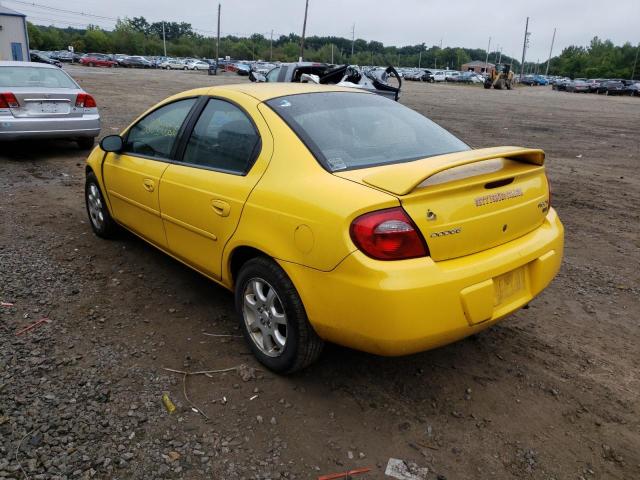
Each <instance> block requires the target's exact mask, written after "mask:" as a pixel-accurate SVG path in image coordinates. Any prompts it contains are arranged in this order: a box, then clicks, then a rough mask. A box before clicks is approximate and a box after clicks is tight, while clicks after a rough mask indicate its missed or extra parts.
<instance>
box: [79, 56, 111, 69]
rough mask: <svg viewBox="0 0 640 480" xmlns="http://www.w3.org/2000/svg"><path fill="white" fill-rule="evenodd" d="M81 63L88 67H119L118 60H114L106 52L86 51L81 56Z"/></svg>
mask: <svg viewBox="0 0 640 480" xmlns="http://www.w3.org/2000/svg"><path fill="white" fill-rule="evenodd" d="M80 64H82V65H86V66H87V67H117V66H118V62H116V61H115V60H112V59H111V57H110V56H109V55H107V54H104V53H85V54H84V55H83V56H82V58H80Z"/></svg>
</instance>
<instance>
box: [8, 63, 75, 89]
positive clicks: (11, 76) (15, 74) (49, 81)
mask: <svg viewBox="0 0 640 480" xmlns="http://www.w3.org/2000/svg"><path fill="white" fill-rule="evenodd" d="M0 87H42V88H79V87H78V85H76V83H75V82H74V81H73V80H71V77H69V75H67V74H66V73H64V72H62V71H60V70H59V69H57V68H43V67H0Z"/></svg>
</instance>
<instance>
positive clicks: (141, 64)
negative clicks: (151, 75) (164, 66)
mask: <svg viewBox="0 0 640 480" xmlns="http://www.w3.org/2000/svg"><path fill="white" fill-rule="evenodd" d="M120 66H122V67H124V68H153V64H152V63H151V62H150V61H149V60H147V59H146V58H144V57H141V56H139V55H132V56H130V57H125V58H123V59H122V60H120Z"/></svg>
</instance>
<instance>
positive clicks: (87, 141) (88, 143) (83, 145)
mask: <svg viewBox="0 0 640 480" xmlns="http://www.w3.org/2000/svg"><path fill="white" fill-rule="evenodd" d="M76 143H77V144H78V147H79V148H80V150H90V149H92V148H93V146H94V145H95V143H96V139H95V138H93V137H82V138H78V139H76Z"/></svg>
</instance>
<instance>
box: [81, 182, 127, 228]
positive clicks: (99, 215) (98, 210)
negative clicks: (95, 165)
mask: <svg viewBox="0 0 640 480" xmlns="http://www.w3.org/2000/svg"><path fill="white" fill-rule="evenodd" d="M84 201H85V206H86V208H87V215H88V216H89V223H90V224H91V229H92V230H93V233H95V234H96V235H97V236H98V237H100V238H105V239H112V238H115V237H116V234H117V233H118V230H119V227H118V224H117V223H116V222H114V221H113V218H111V213H110V212H109V208H108V207H107V203H106V202H105V199H104V196H103V195H102V191H101V190H100V184H99V183H98V179H97V178H96V176H95V175H94V174H93V172H89V173H88V174H87V179H86V181H85V184H84Z"/></svg>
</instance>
